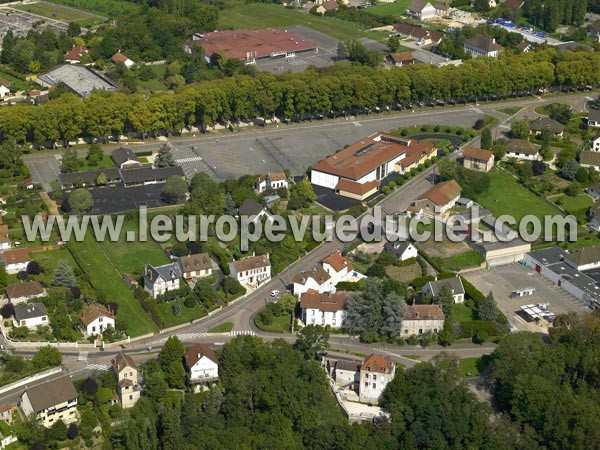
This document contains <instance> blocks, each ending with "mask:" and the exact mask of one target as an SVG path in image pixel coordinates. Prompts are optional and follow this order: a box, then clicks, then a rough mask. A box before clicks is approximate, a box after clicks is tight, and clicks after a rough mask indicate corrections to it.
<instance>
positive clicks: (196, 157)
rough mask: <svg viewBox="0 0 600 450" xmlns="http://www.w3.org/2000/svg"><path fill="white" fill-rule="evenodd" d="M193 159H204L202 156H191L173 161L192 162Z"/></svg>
mask: <svg viewBox="0 0 600 450" xmlns="http://www.w3.org/2000/svg"><path fill="white" fill-rule="evenodd" d="M194 161H204V160H203V159H202V156H192V157H191V158H182V159H176V160H175V162H176V163H177V164H181V163H189V162H194Z"/></svg>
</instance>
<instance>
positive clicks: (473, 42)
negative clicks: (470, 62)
mask: <svg viewBox="0 0 600 450" xmlns="http://www.w3.org/2000/svg"><path fill="white" fill-rule="evenodd" d="M465 45H466V46H468V47H471V48H474V49H477V50H480V51H482V52H484V53H491V52H494V51H501V50H503V49H504V47H502V46H501V45H500V44H497V43H496V42H494V41H493V40H492V39H490V38H489V37H487V36H483V35H482V34H476V35H475V36H473V37H470V38H469V39H467V40H465Z"/></svg>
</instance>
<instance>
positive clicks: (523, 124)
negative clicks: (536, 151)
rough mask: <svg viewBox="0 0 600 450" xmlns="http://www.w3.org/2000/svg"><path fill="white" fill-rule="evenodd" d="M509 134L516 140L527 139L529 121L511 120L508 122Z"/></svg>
mask: <svg viewBox="0 0 600 450" xmlns="http://www.w3.org/2000/svg"><path fill="white" fill-rule="evenodd" d="M510 134H511V136H512V137H513V138H516V139H527V137H528V136H529V120H527V119H513V120H512V121H511V122H510Z"/></svg>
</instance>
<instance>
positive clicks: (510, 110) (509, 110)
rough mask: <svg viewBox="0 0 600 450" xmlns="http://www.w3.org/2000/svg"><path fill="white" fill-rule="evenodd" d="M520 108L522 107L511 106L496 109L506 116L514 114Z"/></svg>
mask: <svg viewBox="0 0 600 450" xmlns="http://www.w3.org/2000/svg"><path fill="white" fill-rule="evenodd" d="M522 109H523V108H521V107H520V106H513V107H512V108H500V109H498V110H497V111H499V112H501V113H502V114H506V115H507V116H514V115H515V114H516V113H518V112H519V111H521V110H522Z"/></svg>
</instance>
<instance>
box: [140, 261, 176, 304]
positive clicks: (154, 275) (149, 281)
mask: <svg viewBox="0 0 600 450" xmlns="http://www.w3.org/2000/svg"><path fill="white" fill-rule="evenodd" d="M180 278H181V272H179V267H178V265H177V264H175V263H171V264H165V265H163V266H158V267H154V266H152V265H151V264H146V267H145V268H144V290H145V291H146V292H148V293H149V294H150V295H151V296H152V298H156V297H158V296H159V295H163V294H164V293H165V292H168V291H174V290H177V289H179V287H180V286H179V279H180Z"/></svg>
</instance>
